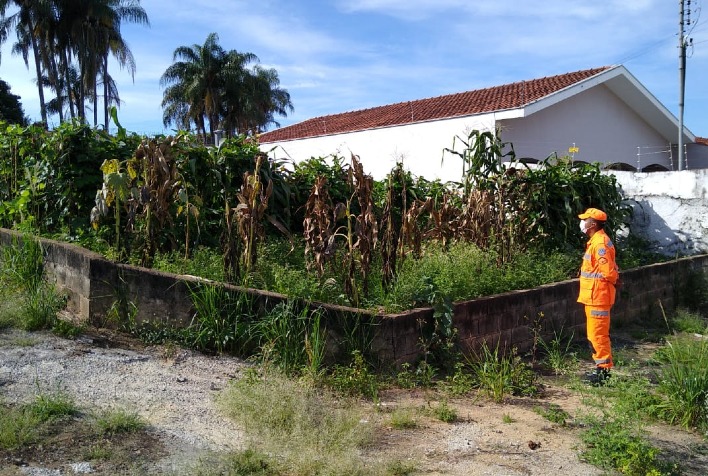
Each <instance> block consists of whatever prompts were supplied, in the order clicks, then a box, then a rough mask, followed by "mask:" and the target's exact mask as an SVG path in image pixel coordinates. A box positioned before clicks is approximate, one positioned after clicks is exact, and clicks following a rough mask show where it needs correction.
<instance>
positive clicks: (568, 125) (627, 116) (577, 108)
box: [501, 85, 673, 170]
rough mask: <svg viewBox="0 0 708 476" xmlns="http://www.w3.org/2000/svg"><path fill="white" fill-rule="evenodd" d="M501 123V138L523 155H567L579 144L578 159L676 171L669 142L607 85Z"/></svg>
mask: <svg viewBox="0 0 708 476" xmlns="http://www.w3.org/2000/svg"><path fill="white" fill-rule="evenodd" d="M501 127H502V135H501V137H502V140H504V141H510V142H512V143H513V144H514V150H515V151H516V156H517V157H519V158H521V157H531V158H534V159H539V160H542V159H545V158H546V157H548V156H549V155H551V154H552V153H554V152H555V153H557V154H558V156H565V155H569V153H568V149H569V147H571V146H573V144H575V146H576V147H578V148H579V149H580V150H579V152H577V153H575V154H574V157H573V158H574V159H575V160H581V161H584V162H588V163H592V162H600V163H603V164H605V163H608V164H609V163H615V162H619V163H626V164H629V165H632V166H633V167H636V168H638V169H640V168H642V167H646V166H648V165H651V164H660V165H663V166H664V167H666V168H668V169H669V170H673V169H672V168H671V161H670V159H669V154H668V148H669V144H668V142H667V141H666V140H665V139H664V138H663V137H662V136H661V135H660V134H659V133H658V132H657V131H655V130H654V129H652V128H651V127H650V126H649V124H647V123H646V122H645V121H644V120H643V119H642V118H641V117H640V116H639V115H637V114H636V113H635V112H634V111H632V110H631V109H630V108H629V107H627V105H626V104H625V103H624V102H623V101H622V100H621V99H620V98H618V97H617V96H616V95H615V94H614V93H613V92H612V91H610V90H609V89H608V88H607V87H606V86H604V85H599V86H596V87H594V88H591V89H589V90H587V91H584V92H582V93H580V94H577V95H575V96H572V97H570V98H568V99H566V100H564V101H561V102H559V103H557V104H555V105H553V106H551V107H549V108H546V109H542V110H541V111H539V112H536V113H535V114H532V115H530V116H527V117H524V118H520V119H509V120H505V121H501ZM637 147H640V149H639V150H638V149H637ZM638 152H640V155H639V156H638V155H637V154H638Z"/></svg>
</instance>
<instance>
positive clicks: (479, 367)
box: [468, 342, 538, 402]
mask: <svg viewBox="0 0 708 476" xmlns="http://www.w3.org/2000/svg"><path fill="white" fill-rule="evenodd" d="M468 362H469V366H470V368H471V371H472V375H473V376H474V381H475V384H476V386H477V388H479V390H480V391H481V392H482V393H483V394H485V395H486V396H488V397H489V398H491V399H492V400H493V401H495V402H502V401H503V400H504V398H505V397H506V396H507V395H527V396H528V395H535V394H536V393H537V392H538V387H537V385H536V379H537V375H536V374H535V373H534V372H533V370H531V369H530V368H529V366H528V364H526V363H525V362H522V361H521V358H520V357H519V356H518V355H516V350H515V349H513V350H512V352H510V353H506V354H505V353H504V352H502V351H501V350H500V349H499V346H498V345H497V346H496V347H495V348H494V349H490V348H489V347H488V346H487V344H486V342H485V343H484V344H483V345H482V349H481V352H480V353H478V354H477V355H476V356H475V357H474V358H472V359H469V360H468Z"/></svg>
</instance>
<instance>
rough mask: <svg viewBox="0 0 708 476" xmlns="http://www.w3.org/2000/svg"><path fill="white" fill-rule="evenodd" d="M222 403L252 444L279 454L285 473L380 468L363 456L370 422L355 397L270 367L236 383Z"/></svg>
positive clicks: (353, 471)
mask: <svg viewBox="0 0 708 476" xmlns="http://www.w3.org/2000/svg"><path fill="white" fill-rule="evenodd" d="M220 404H221V406H222V407H223V408H224V410H225V411H226V413H227V415H228V416H230V417H231V418H233V419H234V420H235V421H236V422H238V423H239V424H240V425H242V427H243V428H244V429H245V432H246V434H247V437H248V441H249V442H250V446H251V448H252V449H253V450H256V451H259V452H263V453H266V454H277V455H278V460H279V463H280V465H281V467H285V468H288V472H287V474H313V475H314V474H347V475H364V474H377V471H376V470H375V468H365V463H364V461H363V460H362V458H361V456H360V452H361V451H362V449H363V448H364V447H365V445H366V444H368V443H370V442H371V441H372V431H373V428H372V424H371V423H367V422H366V420H364V419H363V418H362V414H361V413H360V410H359V409H358V408H357V406H356V405H355V404H354V402H353V401H342V400H338V399H336V398H335V397H334V396H333V395H331V394H330V393H329V392H327V391H326V390H323V389H321V388H315V387H312V386H309V385H305V384H303V383H301V382H297V381H293V380H290V379H287V378H285V377H283V376H282V375H279V374H276V373H268V374H266V376H265V377H264V378H262V379H243V380H240V381H239V382H237V383H236V384H235V385H232V386H231V387H229V388H228V389H227V390H226V391H225V392H224V393H223V395H222V396H221V399H220ZM275 474H277V473H275Z"/></svg>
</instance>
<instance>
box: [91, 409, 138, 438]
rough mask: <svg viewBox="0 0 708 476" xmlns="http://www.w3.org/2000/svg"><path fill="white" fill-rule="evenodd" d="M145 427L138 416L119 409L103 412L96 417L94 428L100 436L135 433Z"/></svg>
mask: <svg viewBox="0 0 708 476" xmlns="http://www.w3.org/2000/svg"><path fill="white" fill-rule="evenodd" d="M146 427H147V423H145V421H144V420H143V419H142V418H141V417H140V415H138V414H137V413H135V412H129V411H127V410H125V409H121V408H118V409H113V410H107V411H104V412H102V413H100V414H99V415H98V416H97V417H96V428H97V429H98V432H99V433H100V434H101V435H116V434H125V433H136V432H139V431H142V430H144V429H145V428H146Z"/></svg>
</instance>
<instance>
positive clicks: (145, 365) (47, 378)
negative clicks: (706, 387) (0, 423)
mask: <svg viewBox="0 0 708 476" xmlns="http://www.w3.org/2000/svg"><path fill="white" fill-rule="evenodd" d="M628 348H629V350H627V352H634V353H637V355H639V353H641V352H646V351H651V350H652V349H651V346H649V345H647V346H645V347H643V346H634V345H630V346H628ZM249 367H251V365H250V364H247V363H244V362H243V361H242V360H239V359H235V358H231V357H213V356H205V355H202V354H199V353H195V352H193V351H188V350H184V349H181V348H177V347H174V346H154V347H147V346H144V345H142V344H140V343H139V342H137V341H134V340H132V339H128V338H126V337H125V336H122V335H120V334H115V333H109V332H108V331H102V332H98V331H93V332H88V333H85V334H84V335H82V336H81V337H79V338H77V339H74V340H67V339H62V338H59V337H56V336H54V335H52V334H50V333H46V332H39V333H26V332H22V331H17V330H8V331H1V332H0V399H1V400H2V402H3V403H4V407H2V408H3V410H2V411H9V410H8V409H10V408H14V407H16V406H19V405H20V404H22V403H28V402H31V401H33V400H34V399H36V397H37V395H49V394H61V395H65V396H67V398H69V399H71V400H72V401H73V402H75V404H76V405H77V407H78V408H79V412H78V413H77V414H76V415H74V416H72V417H69V418H62V419H60V420H58V421H56V422H54V423H52V424H50V425H48V426H47V427H46V428H45V429H44V430H43V431H44V433H43V436H42V437H41V438H40V439H39V440H36V441H34V442H30V443H28V444H26V445H24V446H23V447H21V448H19V449H14V450H3V449H0V475H3V476H4V475H20V474H33V475H71V474H81V473H88V472H91V473H92V474H105V475H109V474H166V475H168V474H169V475H180V474H194V472H195V471H196V470H195V468H196V467H197V466H198V465H200V464H202V463H200V462H204V461H207V460H209V459H210V458H214V457H216V456H218V455H219V454H226V453H229V452H234V451H238V450H242V449H244V448H246V447H247V446H248V445H249V437H248V436H247V435H246V434H245V433H244V431H243V429H242V428H239V427H238V425H236V423H234V422H233V421H232V420H230V419H229V418H228V417H226V416H225V415H224V414H223V413H222V411H221V410H220V408H219V406H218V405H217V404H216V400H217V397H218V396H219V395H220V394H221V393H222V392H223V391H224V390H225V389H226V388H227V386H228V385H229V382H231V381H232V380H235V379H239V378H241V377H243V376H244V375H245V374H246V369H248V368H249ZM543 382H544V391H543V394H542V396H541V397H540V398H513V399H509V400H507V401H506V402H505V403H504V404H495V403H490V402H489V401H488V400H486V399H484V398H482V397H478V396H476V395H472V396H468V397H465V398H451V397H445V396H443V395H442V394H440V393H439V392H435V391H433V390H400V389H390V390H384V391H382V393H381V394H380V401H379V403H378V404H373V403H371V402H361V403H360V405H361V406H362V410H363V411H364V412H365V414H366V415H367V417H366V418H364V420H363V421H364V422H365V424H367V425H371V426H372V428H373V431H374V433H375V438H374V440H373V441H374V443H373V444H372V445H370V446H368V447H366V449H365V451H364V453H365V454H363V455H362V457H363V458H364V459H366V460H368V461H371V462H381V461H395V462H396V465H392V466H391V468H392V469H391V472H390V474H439V475H443V474H445V475H460V476H461V475H473V474H480V475H482V474H489V475H548V474H572V475H596V474H597V475H600V474H607V473H606V472H604V471H602V470H600V469H598V468H596V467H594V466H591V465H588V464H586V463H583V462H581V461H580V459H579V458H578V451H579V450H580V449H581V448H582V445H581V442H580V439H579V432H580V431H581V428H579V427H578V425H577V424H576V423H574V422H575V419H574V416H576V415H578V414H579V412H581V411H583V405H582V402H583V391H582V388H581V389H578V387H577V385H576V386H575V387H574V386H573V385H568V379H567V378H557V377H550V376H549V377H544V378H543ZM443 401H444V402H445V404H446V405H449V407H450V409H451V410H452V411H454V413H455V414H456V415H457V418H456V419H455V421H454V422H453V423H444V422H443V421H441V420H440V419H438V418H435V417H434V416H433V412H431V411H430V409H431V408H436V407H439V405H440V404H441V402H443ZM544 410H545V412H544ZM550 410H553V411H556V412H557V411H559V410H563V411H564V412H566V413H567V414H568V415H569V417H568V418H567V419H566V421H565V423H563V422H555V423H554V422H552V421H550V419H549V418H548V411H550ZM111 411H112V412H115V411H121V412H124V413H127V414H134V415H136V416H139V417H140V418H141V420H142V421H144V422H146V423H147V424H146V426H145V427H144V428H141V429H140V430H139V431H135V432H131V433H129V434H111V433H110V432H109V433H105V432H104V433H101V432H100V431H97V429H96V428H97V426H96V421H98V420H99V419H100V418H101V417H100V416H101V415H105V414H106V412H111ZM402 412H403V413H405V412H408V413H409V415H411V416H410V420H411V424H410V425H405V424H404V425H392V424H391V423H390V421H391V418H390V417H391V415H392V414H394V413H396V414H398V415H400V414H401V413H402ZM542 415H544V416H542ZM649 430H650V437H651V441H652V443H653V444H654V445H656V446H658V447H660V448H662V451H663V453H664V454H666V455H668V456H669V457H671V458H672V459H675V460H676V461H680V462H681V464H682V469H683V474H695V475H699V474H705V468H708V444H706V441H705V440H704V439H702V438H701V437H700V435H696V434H692V433H688V432H684V431H681V430H678V429H676V428H675V427H671V428H669V427H664V426H655V427H650V428H649ZM0 448H2V447H1V446H0ZM395 468H398V469H395ZM205 474H206V473H205ZM232 474H244V473H232ZM258 474H265V473H258Z"/></svg>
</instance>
